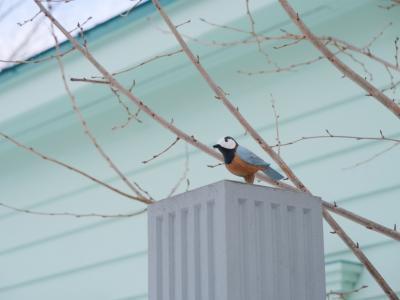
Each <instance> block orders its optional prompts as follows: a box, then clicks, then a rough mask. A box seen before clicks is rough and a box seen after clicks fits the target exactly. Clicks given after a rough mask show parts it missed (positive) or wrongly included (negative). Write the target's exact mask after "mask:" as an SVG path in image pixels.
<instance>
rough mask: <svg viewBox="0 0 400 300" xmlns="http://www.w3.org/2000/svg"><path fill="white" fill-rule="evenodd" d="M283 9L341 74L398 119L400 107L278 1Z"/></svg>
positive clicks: (290, 8)
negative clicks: (337, 55)
mask: <svg viewBox="0 0 400 300" xmlns="http://www.w3.org/2000/svg"><path fill="white" fill-rule="evenodd" d="M279 2H280V4H281V5H282V7H283V9H284V10H285V11H286V12H287V14H288V15H289V17H290V18H291V20H292V21H293V22H294V23H295V24H296V25H297V27H298V28H299V29H300V31H301V32H302V33H303V34H304V35H305V36H306V37H307V39H308V40H309V41H310V42H311V43H312V44H313V45H314V46H315V48H317V49H318V50H319V51H320V52H321V53H322V54H323V55H324V56H325V57H326V58H327V59H328V60H329V61H330V62H331V63H332V64H333V65H334V66H335V67H336V68H337V69H338V70H339V71H341V72H342V74H343V75H344V76H346V77H348V78H350V79H351V80H353V81H354V82H355V83H356V84H358V85H359V86H360V87H362V88H363V89H364V90H365V91H367V92H368V94H370V95H372V96H373V97H374V98H375V99H376V100H378V101H379V102H380V103H381V104H383V105H384V106H385V107H386V108H388V109H389V110H390V111H391V112H392V113H393V114H394V115H395V116H397V117H398V118H400V106H399V105H397V104H396V103H395V102H394V101H392V100H391V99H390V98H389V97H387V96H386V95H385V94H383V93H382V92H381V91H380V90H379V89H377V88H376V87H375V86H373V85H372V84H370V83H369V82H368V81H367V80H365V79H364V78H362V77H361V76H360V75H358V74H357V73H356V72H354V71H353V70H352V69H351V68H350V67H348V66H347V65H345V64H344V63H343V62H342V61H341V60H340V59H338V58H337V57H336V56H335V54H334V53H332V52H331V51H330V50H329V49H328V48H327V47H326V46H325V45H324V44H323V43H322V42H321V41H320V40H319V39H318V37H317V36H315V35H314V34H313V33H312V32H311V31H310V29H308V27H307V26H306V25H305V24H304V23H303V21H302V20H301V19H300V17H299V14H298V13H296V12H295V11H294V9H293V7H292V6H290V4H289V2H288V1H287V0H279Z"/></svg>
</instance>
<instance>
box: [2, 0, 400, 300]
mask: <svg viewBox="0 0 400 300" xmlns="http://www.w3.org/2000/svg"><path fill="white" fill-rule="evenodd" d="M242 2H243V3H242ZM293 2H294V3H295V5H296V7H297V8H300V7H302V8H303V9H304V10H303V11H302V12H304V13H305V15H306V17H305V20H306V21H307V22H308V23H309V24H312V25H313V30H315V31H316V32H318V33H324V34H334V35H337V36H340V37H342V38H344V39H348V40H351V41H352V42H354V43H355V44H357V45H363V44H364V43H366V42H367V41H368V40H369V38H370V37H371V36H373V35H374V34H375V33H376V32H378V31H379V30H380V29H381V28H382V27H384V26H385V25H386V24H387V23H388V20H391V21H393V20H394V24H393V26H392V27H391V28H390V29H388V31H387V33H386V34H385V35H384V36H383V37H381V38H380V39H379V40H378V41H377V42H376V45H375V47H374V48H373V49H374V50H376V53H378V54H379V55H382V56H383V57H386V58H388V59H393V51H394V49H393V48H394V47H393V40H392V39H391V38H392V37H393V36H394V34H395V33H396V32H399V28H400V27H399V22H398V20H396V19H395V17H396V15H397V16H398V12H399V10H398V9H397V10H396V9H393V10H391V11H386V10H382V9H378V8H377V4H378V2H379V1H364V0H359V1H356V0H354V1H352V2H351V4H350V3H348V1H344V0H340V1H334V2H333V1H307V3H305V4H301V5H299V3H300V2H301V1H293ZM227 3H229V5H226V4H227ZM244 8H245V7H244V1H238V2H237V3H235V4H232V2H231V1H228V0H225V1H222V0H221V1H211V0H208V1H176V3H172V4H170V5H169V6H168V9H169V12H170V13H171V15H172V16H173V18H174V21H175V22H176V23H181V22H183V21H185V20H187V19H188V18H191V19H192V22H191V23H190V24H188V25H185V26H183V27H182V31H184V32H185V33H188V34H192V35H195V36H201V37H202V38H203V39H212V38H216V39H220V40H229V39H237V38H238V37H239V36H238V35H236V34H233V33H230V32H224V31H222V30H215V29H212V30H211V28H210V27H208V26H206V25H204V24H202V23H200V22H199V21H198V18H199V17H207V18H208V19H209V20H211V21H215V22H219V23H225V24H231V25H239V26H247V24H248V21H247V19H246V18H245V16H244V14H243V13H244ZM222 9H224V10H225V11H226V12H225V13H224V14H223V15H220V13H219V12H220V11H221V10H222ZM254 9H255V10H257V11H256V12H255V13H254V15H255V17H256V21H257V26H259V28H271V30H272V32H273V31H274V30H275V31H276V30H277V29H278V28H280V27H282V26H286V25H287V24H289V22H288V21H287V18H286V16H285V15H284V14H283V12H282V11H281V10H280V8H279V6H278V5H277V4H276V3H274V1H261V0H260V1H254ZM277 24H278V25H277ZM161 25H162V23H161V22H160V21H159V20H158V18H157V19H155V20H154V21H153V22H152V23H150V24H149V23H148V22H146V21H145V19H144V18H143V17H140V14H138V15H137V20H136V19H133V20H132V21H131V22H130V23H127V24H125V25H124V26H120V27H119V28H110V31H109V34H104V35H103V36H102V37H95V38H93V39H92V40H89V42H90V49H91V50H92V51H93V53H94V54H95V56H96V57H97V58H98V59H99V60H100V61H101V62H102V63H103V64H104V65H105V66H106V67H107V68H108V69H110V70H118V69H121V68H123V67H126V66H128V65H135V64H136V63H137V62H140V61H142V60H143V59H145V58H146V57H151V56H153V55H154V54H156V53H158V52H163V51H166V50H168V49H170V48H173V47H175V40H174V39H173V38H172V36H170V35H168V34H163V33H161V32H160V31H158V30H157V29H155V28H156V27H157V26H161ZM289 28H292V27H289ZM161 45H162V51H161V50H160V47H161ZM191 46H193V48H194V49H195V52H196V53H198V54H200V56H201V62H202V63H203V64H204V65H205V66H206V67H207V68H208V69H209V71H210V72H211V74H212V76H213V77H214V78H215V80H216V81H217V82H218V83H219V84H220V85H221V86H222V87H223V88H224V90H225V91H227V92H229V93H230V99H231V100H232V101H233V102H234V103H235V104H237V105H238V106H239V107H240V110H241V112H242V113H243V114H244V115H245V116H246V117H247V118H248V119H249V120H250V121H251V123H252V124H253V125H254V127H255V128H257V129H258V130H259V131H260V133H261V134H262V135H263V136H264V137H265V138H266V139H268V141H270V142H271V143H274V141H275V140H274V138H275V129H274V119H273V112H272V109H271V105H270V98H269V94H270V93H272V94H273V95H274V97H275V99H276V105H277V108H278V110H279V113H280V116H281V118H280V134H281V138H282V140H283V141H288V140H291V139H294V138H297V137H300V136H304V135H315V134H321V133H323V132H324V130H325V129H329V130H331V132H333V133H337V134H354V135H372V136H376V135H378V134H379V129H382V130H383V132H384V133H385V134H386V135H388V136H389V135H392V136H396V137H400V129H399V126H398V120H397V119H396V118H395V117H394V116H393V115H392V114H391V113H389V112H388V111H387V110H386V109H385V108H383V106H381V105H380V104H378V103H377V101H374V100H372V99H370V98H368V97H364V96H363V94H364V93H363V91H362V90H360V89H359V88H358V87H357V86H355V85H354V84H353V83H352V82H350V81H348V80H346V79H343V78H342V77H341V75H340V74H339V73H338V72H337V71H336V70H335V69H334V68H333V67H332V66H331V65H330V64H328V63H326V62H318V63H316V64H313V65H312V66H308V67H306V68H302V69H300V70H299V71H298V72H290V73H279V74H270V75H264V76H252V77H247V76H244V75H240V74H237V73H236V71H237V70H239V69H248V70H253V69H262V68H270V67H269V66H267V65H266V64H265V63H264V58H263V57H262V56H260V55H259V54H258V53H257V51H256V47H255V46H251V45H250V46H248V45H247V46H242V45H241V46H236V47H232V48H219V47H205V46H202V45H198V44H195V43H192V44H191ZM270 51H271V55H272V57H273V59H274V60H276V61H277V62H278V63H279V64H280V65H282V66H284V65H289V64H292V63H295V62H300V61H301V60H302V58H303V57H304V56H306V57H309V58H313V57H315V56H317V55H319V54H318V53H317V52H316V51H315V50H313V48H312V47H310V46H308V45H307V44H306V43H303V45H300V46H297V47H295V48H287V49H283V50H280V51H276V50H270ZM65 63H66V69H67V74H68V76H72V77H73V76H76V77H78V76H90V75H92V74H95V72H94V70H93V68H92V67H91V66H89V65H88V64H87V63H86V62H85V61H84V60H83V59H82V58H80V56H79V55H78V54H76V53H75V54H71V55H69V56H67V57H66V59H65ZM355 67H356V68H357V66H355ZM370 67H371V69H372V70H374V76H375V77H374V82H375V84H376V85H377V86H378V87H383V86H385V84H387V83H388V76H387V73H386V71H385V70H384V69H383V68H381V67H379V66H376V65H371V66H370ZM0 76H2V75H0ZM3 76H4V75H3ZM120 79H121V80H122V82H124V83H125V84H126V85H127V86H128V85H129V83H130V80H131V79H136V81H137V86H136V88H135V89H134V91H135V93H136V94H137V95H139V96H140V97H142V98H143V100H144V101H145V102H146V103H147V104H149V106H150V107H152V108H154V109H155V110H156V111H157V112H158V113H160V114H161V115H162V116H164V117H165V118H167V119H169V118H173V119H174V122H175V124H176V125H177V126H178V127H181V128H183V129H184V130H185V131H186V132H189V133H191V134H194V135H195V136H196V137H197V138H198V139H200V140H201V141H203V142H205V143H208V144H210V145H211V144H212V143H214V142H215V140H216V139H218V138H220V137H221V136H223V135H226V134H229V135H232V136H235V137H237V138H238V140H239V142H240V143H243V144H245V145H246V146H248V147H249V148H251V149H252V150H254V151H255V152H256V153H258V154H260V155H261V156H263V157H265V158H266V156H265V155H264V154H263V152H262V151H261V150H260V149H259V148H258V147H257V145H256V144H255V143H254V142H253V141H252V140H251V139H250V138H248V137H247V136H245V135H244V132H243V129H242V128H241V126H240V125H238V124H237V123H236V122H235V120H234V119H233V118H232V117H231V116H230V115H229V114H228V113H227V112H226V110H225V108H224V107H223V106H222V105H221V103H219V102H218V101H216V100H215V98H214V96H213V94H212V93H211V92H210V91H209V89H208V88H207V87H206V85H205V83H204V82H203V81H202V80H201V78H200V77H199V75H198V74H197V73H196V72H195V71H194V70H193V67H192V66H191V65H190V64H188V63H187V60H186V58H185V57H184V56H183V55H182V54H180V55H177V56H175V57H173V58H170V59H162V60H159V61H157V62H154V63H152V64H149V65H147V66H146V67H145V68H142V69H138V70H137V71H135V72H133V73H130V74H128V75H123V76H120ZM71 86H72V87H73V89H74V92H75V93H76V95H77V97H78V101H79V104H80V105H81V106H82V107H84V109H83V112H84V114H85V116H86V117H87V120H88V123H89V126H90V127H91V128H92V129H93V131H94V132H95V134H96V136H97V137H98V140H99V142H100V143H101V144H102V145H103V146H104V149H105V150H106V151H107V153H109V154H110V155H111V157H113V158H114V160H115V162H116V164H117V165H118V166H120V168H121V169H122V170H123V171H124V172H125V173H126V174H127V175H128V176H129V178H131V179H132V180H135V181H138V182H139V183H140V184H141V185H142V186H143V187H144V188H145V189H147V190H149V191H151V193H152V195H153V196H154V197H156V198H157V199H161V198H163V197H165V196H166V195H168V193H169V191H170V190H171V187H172V186H173V185H174V184H175V182H176V181H177V180H178V178H179V177H180V176H181V174H182V172H183V169H184V156H185V146H184V144H183V143H182V142H179V143H178V144H177V145H176V146H175V147H174V148H173V149H172V150H171V151H169V152H168V153H166V154H165V155H163V156H162V157H160V158H159V159H157V160H155V161H154V162H152V163H149V164H147V165H143V164H142V163H141V161H142V160H144V159H147V158H150V157H151V156H152V155H153V154H154V153H157V152H158V151H160V149H162V148H163V147H164V146H166V145H168V144H169V143H170V142H172V141H173V140H174V138H175V137H174V136H172V135H171V134H170V133H169V132H167V131H165V130H164V129H162V128H161V127H160V126H159V125H157V124H155V123H154V122H152V120H150V119H149V118H147V117H146V116H144V115H141V116H140V117H141V119H142V120H143V124H138V123H134V122H132V124H131V125H130V126H129V127H128V128H126V129H124V130H119V131H112V130H111V128H112V127H113V126H114V125H117V124H121V123H123V122H124V120H125V115H124V111H123V110H122V109H121V108H120V107H119V106H118V105H117V102H116V100H115V99H114V98H113V97H112V96H111V92H110V91H109V90H108V89H107V88H106V87H104V86H93V85H87V84H79V83H74V84H71ZM397 96H398V94H397ZM0 105H1V107H2V111H1V112H0V122H1V123H0V130H1V131H4V132H7V133H9V134H11V135H14V136H15V137H16V138H18V139H19V140H21V141H23V142H24V143H27V144H29V145H31V146H33V147H36V148H37V149H39V150H40V151H42V152H44V153H46V154H48V155H51V156H53V157H56V158H58V159H60V160H62V161H65V162H68V163H71V164H73V165H75V166H78V167H79V168H81V169H83V170H85V171H87V172H89V173H91V174H94V175H96V176H97V177H99V178H102V179H104V180H107V181H109V182H110V183H113V184H115V185H116V186H118V187H121V188H122V189H125V186H124V185H123V184H122V183H121V182H120V181H119V180H118V179H117V178H116V177H115V176H114V174H113V173H112V171H111V170H110V169H109V168H108V166H107V164H106V163H105V162H104V161H102V160H101V159H100V158H99V157H98V155H97V153H96V151H95V149H94V148H93V147H92V145H91V144H90V143H89V142H88V141H87V139H86V137H85V136H84V134H83V132H82V130H81V128H80V126H79V123H78V122H77V120H76V119H75V116H74V115H73V114H72V111H71V108H70V105H69V102H68V98H67V97H66V96H65V93H64V90H63V87H62V82H61V81H60V77H59V72H58V69H57V67H56V64H55V63H54V62H50V63H46V64H43V65H39V66H33V67H26V68H25V70H24V69H22V68H21V70H20V72H18V73H17V74H15V75H13V76H9V78H8V79H6V80H4V81H3V82H1V83H0ZM3 108H4V109H3ZM133 109H135V108H134V107H132V110H133ZM385 147H388V145H386V144H384V143H376V142H364V141H358V142H357V141H344V140H318V141H308V142H302V143H298V144H296V145H293V146H290V147H285V148H282V156H283V158H284V159H285V160H286V161H287V162H288V163H289V165H290V166H292V167H293V169H294V171H295V172H296V174H298V176H299V177H300V178H301V179H302V180H303V181H304V183H305V184H306V185H307V186H309V187H310V189H311V190H312V191H313V192H314V193H315V194H316V195H319V196H321V197H322V198H324V199H325V200H328V201H336V202H338V204H339V205H343V206H344V207H346V208H348V209H350V210H352V211H355V212H357V213H359V214H361V215H363V216H366V217H369V218H372V219H373V220H376V221H378V222H380V223H382V224H384V225H387V226H392V225H393V224H394V223H396V222H397V223H398V224H400V214H399V211H400V204H399V202H398V197H399V193H400V192H399V191H400V182H399V177H398V176H396V175H397V172H396V170H398V168H399V167H400V165H399V164H400V160H399V159H398V157H399V149H393V150H392V151H390V152H388V153H386V154H385V155H383V156H381V157H379V158H378V159H376V160H374V161H371V162H370V163H368V164H366V165H363V166H360V167H358V168H355V169H352V170H349V171H344V170H342V169H343V168H344V167H346V166H349V165H352V164H354V163H356V162H358V161H360V160H363V159H367V158H368V157H370V156H371V155H373V154H375V153H377V152H379V151H381V150H383V149H385ZM189 153H190V161H189V165H190V171H189V179H190V182H191V188H194V187H198V186H202V185H205V184H208V183H211V182H214V181H217V180H221V179H237V178H235V177H233V176H231V175H230V174H229V173H228V172H227V171H226V170H225V169H224V168H223V167H219V168H214V169H210V168H207V166H206V165H207V164H210V163H211V164H212V163H215V161H214V160H213V159H211V158H210V157H208V156H206V155H205V154H203V153H200V152H199V151H197V150H196V149H194V148H191V147H189ZM0 166H1V167H0V178H1V180H0V190H1V196H0V199H1V202H4V203H9V204H11V205H14V206H17V207H24V208H30V209H35V210H39V211H56V212H63V211H70V212H78V213H86V212H98V213H116V212H126V211H131V210H136V209H140V208H142V207H143V205H141V204H139V203H136V202H131V201H129V200H126V199H124V198H122V197H120V196H117V195H115V194H114V193H112V192H110V191H108V190H107V189H104V188H102V187H99V186H98V185H96V184H93V183H92V182H91V181H88V180H86V179H85V178H81V177H79V176H78V175H75V174H73V173H71V172H69V171H68V170H64V169H61V168H60V167H58V166H55V165H52V164H50V163H48V162H44V161H42V160H40V159H37V158H36V157H33V156H32V155H31V154H29V153H25V152H24V151H22V150H20V149H17V148H15V147H13V146H12V145H9V144H7V143H5V142H0ZM183 190H184V189H183V188H181V189H180V191H183ZM146 221H147V219H146V215H145V214H143V215H140V216H137V217H135V218H130V219H107V220H102V219H94V218H81V219H75V218H69V217H40V216H33V215H28V214H20V213H14V212H10V211H9V210H6V209H4V208H0V237H1V238H0V299H107V300H108V299H109V300H116V299H146V293H147V256H146V248H147V232H146ZM338 221H340V223H341V224H342V225H343V226H344V228H345V229H346V230H348V232H349V234H350V235H351V236H352V237H353V238H354V240H356V241H358V242H359V243H360V245H361V247H362V248H363V249H364V250H365V253H366V254H367V255H368V257H369V258H370V259H371V261H372V262H373V263H374V264H375V265H376V267H377V268H378V269H379V270H380V271H381V272H382V274H383V275H384V276H385V277H386V278H387V280H388V282H389V284H391V286H392V287H393V288H394V289H395V290H396V291H397V292H400V276H399V275H398V269H399V267H400V257H399V255H398V253H399V250H400V246H399V244H398V243H397V242H394V241H392V240H389V239H387V238H385V237H383V236H381V235H378V234H376V233H373V232H368V231H367V230H364V229H363V228H362V227H360V226H358V225H355V224H352V223H349V222H348V221H346V220H343V219H341V218H338ZM325 231H326V235H325V251H326V260H327V261H333V260H338V259H346V260H351V261H357V259H356V258H355V257H354V256H353V255H352V254H351V253H349V252H348V251H347V248H346V247H345V246H344V244H343V243H342V242H341V241H340V240H339V238H338V237H337V236H332V235H331V234H329V228H328V227H327V226H325ZM363 284H366V285H368V288H367V289H364V290H362V291H361V292H360V293H357V294H355V295H354V296H353V297H352V298H351V299H374V300H375V299H385V297H384V296H383V295H382V292H381V290H380V288H379V287H378V286H377V285H376V284H375V283H374V281H373V280H372V279H371V277H370V276H369V275H368V272H366V270H363V272H362V274H361V277H360V280H359V282H358V283H357V286H361V285H363Z"/></svg>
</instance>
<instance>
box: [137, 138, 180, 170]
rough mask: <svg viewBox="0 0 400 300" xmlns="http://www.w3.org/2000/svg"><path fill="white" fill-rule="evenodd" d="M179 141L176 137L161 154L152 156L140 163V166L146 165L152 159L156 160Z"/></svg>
mask: <svg viewBox="0 0 400 300" xmlns="http://www.w3.org/2000/svg"><path fill="white" fill-rule="evenodd" d="M179 140H180V138H179V137H176V138H175V140H174V141H173V142H172V143H171V144H170V145H169V146H168V147H167V148H165V149H164V150H162V151H161V152H159V153H157V154H154V155H153V156H152V158H150V159H147V160H144V161H142V164H147V163H148V162H150V161H152V160H153V159H156V158H157V157H160V156H161V155H163V154H164V153H165V152H167V151H168V150H169V149H171V148H172V147H173V146H174V145H175V144H176V143H177V142H178V141H179Z"/></svg>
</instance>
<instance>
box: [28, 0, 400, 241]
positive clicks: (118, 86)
mask: <svg viewBox="0 0 400 300" xmlns="http://www.w3.org/2000/svg"><path fill="white" fill-rule="evenodd" d="M35 2H36V3H37V5H39V6H40V7H41V9H42V11H43V12H44V13H45V14H46V16H47V17H48V18H49V19H50V20H51V21H52V22H53V23H54V24H55V25H56V26H57V27H58V28H59V29H60V30H61V31H62V32H63V33H64V35H65V36H66V37H67V38H68V39H69V40H70V42H71V43H72V44H73V45H74V46H75V47H76V48H77V49H78V50H79V51H80V52H81V53H82V54H83V55H84V56H85V57H86V58H87V59H88V60H89V61H90V62H91V63H92V64H93V65H94V66H95V67H96V68H97V70H98V71H99V72H100V73H101V74H103V76H104V77H105V78H106V79H108V80H110V82H111V84H112V86H114V87H115V88H116V89H118V90H119V91H120V92H121V93H123V94H124V95H126V96H127V97H128V98H129V99H130V100H132V101H133V102H134V103H135V104H136V105H137V106H138V107H139V108H141V109H142V110H143V111H144V113H146V114H148V115H149V116H150V117H151V118H153V119H154V120H155V121H156V122H158V123H159V124H160V125H162V126H163V127H164V128H166V129H168V130H169V131H171V132H172V133H173V134H174V135H176V136H178V137H180V138H181V139H183V140H184V141H186V142H187V143H189V144H191V145H193V146H194V147H196V148H198V149H199V150H201V151H203V152H205V153H207V154H209V155H210V156H212V157H214V158H216V159H217V160H219V161H222V157H221V155H220V154H219V153H217V152H216V151H213V150H212V149H211V148H209V147H207V146H206V145H205V144H202V143H200V142H199V141H198V140H197V139H196V138H195V137H194V136H190V135H188V134H186V133H185V132H183V131H182V130H180V129H178V128H177V127H175V126H174V125H173V124H172V123H171V122H167V121H166V120H165V119H163V118H162V117H160V116H159V115H157V114H156V113H155V112H154V111H152V110H151V109H150V108H149V107H148V106H147V105H145V104H144V103H143V102H142V101H141V100H140V99H139V98H137V97H136V96H135V95H133V94H132V93H131V92H130V91H128V90H126V89H125V88H124V87H123V86H122V85H121V84H120V83H119V82H118V81H116V80H115V79H114V78H113V77H112V76H111V75H110V74H109V73H108V72H107V70H106V69H104V67H102V66H101V65H100V64H99V63H98V62H97V61H96V60H95V59H94V57H93V56H92V55H91V54H90V53H89V52H87V51H86V50H85V49H84V48H83V47H81V45H80V44H79V43H78V42H77V41H76V40H75V39H74V38H73V37H72V36H71V35H70V34H68V31H66V30H65V28H63V27H62V26H61V24H60V23H59V22H58V21H57V20H56V19H54V17H53V16H52V15H51V14H49V12H48V11H47V10H46V9H45V8H44V7H43V6H42V5H40V3H38V1H37V0H35ZM257 178H260V179H261V180H263V181H265V182H267V183H270V184H273V185H275V186H278V187H282V188H286V189H290V190H293V189H294V188H293V187H292V186H291V185H288V184H285V183H283V182H277V181H274V180H271V179H270V178H269V177H267V176H264V175H263V174H260V173H259V174H257ZM323 205H324V206H327V207H331V209H332V210H333V211H335V212H336V213H339V214H341V215H343V216H346V217H347V218H349V219H351V220H353V221H355V222H357V223H359V224H361V225H363V226H366V227H367V228H369V229H371V230H375V231H377V232H380V233H382V234H385V235H387V236H389V237H391V238H394V239H398V240H400V233H398V232H396V231H394V230H392V229H389V228H387V227H385V226H382V225H380V224H377V223H375V222H373V221H371V220H368V219H366V218H363V217H361V216H358V215H356V214H354V213H352V212H349V211H347V210H345V209H342V208H340V209H338V208H336V207H335V206H334V205H333V204H332V205H331V204H330V203H329V202H326V201H323Z"/></svg>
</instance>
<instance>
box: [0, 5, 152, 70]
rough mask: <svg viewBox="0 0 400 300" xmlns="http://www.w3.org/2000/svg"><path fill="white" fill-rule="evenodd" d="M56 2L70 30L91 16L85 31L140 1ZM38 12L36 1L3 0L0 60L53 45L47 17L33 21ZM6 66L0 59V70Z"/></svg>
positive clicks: (58, 14)
mask: <svg viewBox="0 0 400 300" xmlns="http://www.w3.org/2000/svg"><path fill="white" fill-rule="evenodd" d="M53 1H54V2H53V4H52V5H53V7H54V8H53V9H54V13H53V14H54V16H55V17H56V18H57V19H58V20H59V21H60V22H61V24H63V25H64V27H66V28H67V29H69V30H71V29H73V28H75V27H76V25H77V23H78V22H79V23H81V24H82V23H84V22H85V21H86V20H88V18H91V19H90V20H88V21H87V22H86V23H85V24H84V25H83V28H84V29H85V30H86V29H89V28H92V27H94V26H96V25H97V24H99V23H102V22H104V21H106V20H108V19H110V18H112V17H113V16H116V15H118V14H121V13H123V12H124V11H126V10H128V9H129V8H131V7H133V6H134V5H135V4H136V2H138V0H69V2H67V3H65V2H61V0H53ZM141 2H145V1H141ZM38 11H39V9H38V8H37V6H36V4H35V3H34V1H33V0H0V59H1V60H20V59H26V58H29V57H31V56H33V55H35V54H37V53H40V52H42V51H43V50H45V49H47V48H50V47H53V46H54V40H53V38H52V36H51V35H50V34H49V32H50V31H49V28H50V27H49V22H48V20H47V19H46V18H45V17H44V16H43V15H42V14H40V15H38V16H36V17H35V18H34V20H33V21H30V19H31V18H33V17H34V16H35V15H36V13H37V12H38ZM27 20H28V21H27ZM25 21H27V22H25ZM18 23H19V24H20V25H19V24H18ZM21 25H22V26H21ZM58 36H59V40H60V41H63V40H64V39H65V38H64V36H62V34H61V33H60V34H59V35H58ZM7 66H10V65H9V64H5V63H1V62H0V70H1V69H3V68H5V67H7Z"/></svg>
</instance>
